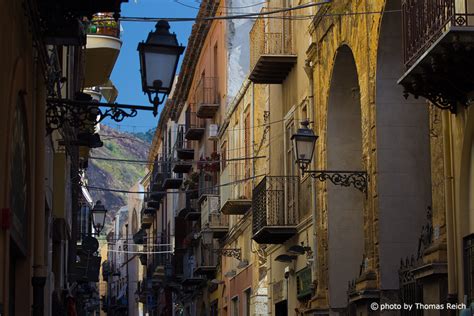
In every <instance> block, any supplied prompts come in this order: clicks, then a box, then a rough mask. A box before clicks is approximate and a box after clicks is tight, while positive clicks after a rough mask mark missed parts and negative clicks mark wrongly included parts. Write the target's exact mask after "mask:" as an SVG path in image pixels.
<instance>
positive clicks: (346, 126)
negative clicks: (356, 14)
mask: <svg viewBox="0 0 474 316" xmlns="http://www.w3.org/2000/svg"><path fill="white" fill-rule="evenodd" d="M327 120H328V122H327V124H328V125H327V155H328V156H327V159H328V161H327V167H328V169H329V170H364V169H363V164H362V129H361V104H360V94H359V79H358V74H357V69H356V64H355V60H354V56H353V54H352V51H351V50H350V48H349V47H348V46H341V47H340V48H339V49H338V51H337V55H336V60H335V63H334V69H333V75H332V80H331V86H330V91H329V103H328V118H327ZM327 189H328V248H329V249H328V250H329V251H328V256H329V257H328V260H329V304H330V307H331V309H337V308H344V307H345V306H346V305H347V284H348V282H349V281H350V280H352V279H354V278H356V277H357V276H358V275H359V266H360V264H361V262H362V259H363V253H364V218H363V207H364V198H365V195H364V194H362V193H361V192H360V191H358V190H356V189H354V188H353V187H341V186H335V185H333V184H331V183H330V182H328V183H327Z"/></svg>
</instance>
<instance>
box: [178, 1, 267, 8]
mask: <svg viewBox="0 0 474 316" xmlns="http://www.w3.org/2000/svg"><path fill="white" fill-rule="evenodd" d="M174 2H176V3H177V4H180V5H182V6H184V7H187V8H191V9H197V10H199V9H200V8H199V7H195V6H192V5H190V4H186V3H183V2H181V1H180V0H174ZM262 4H265V1H263V2H259V3H255V4H249V5H246V6H238V7H234V6H232V7H227V6H219V7H218V8H222V9H231V10H232V9H247V8H252V7H256V6H259V5H262Z"/></svg>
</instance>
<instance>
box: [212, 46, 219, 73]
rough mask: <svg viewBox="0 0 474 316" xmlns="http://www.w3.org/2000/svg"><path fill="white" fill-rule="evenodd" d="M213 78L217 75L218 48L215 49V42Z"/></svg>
mask: <svg viewBox="0 0 474 316" xmlns="http://www.w3.org/2000/svg"><path fill="white" fill-rule="evenodd" d="M213 55H214V78H217V77H218V76H219V56H218V49H217V43H216V44H214V52H213Z"/></svg>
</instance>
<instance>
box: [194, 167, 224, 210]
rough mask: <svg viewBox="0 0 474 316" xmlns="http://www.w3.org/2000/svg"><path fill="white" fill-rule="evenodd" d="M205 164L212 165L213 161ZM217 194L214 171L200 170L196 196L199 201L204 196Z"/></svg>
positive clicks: (217, 188)
mask: <svg viewBox="0 0 474 316" xmlns="http://www.w3.org/2000/svg"><path fill="white" fill-rule="evenodd" d="M206 164H207V166H209V165H212V164H214V163H206ZM208 195H211V196H217V195H219V187H218V185H217V175H216V174H215V172H206V171H201V173H200V174H199V187H198V196H199V203H201V201H202V200H203V199H205V198H206V196H208Z"/></svg>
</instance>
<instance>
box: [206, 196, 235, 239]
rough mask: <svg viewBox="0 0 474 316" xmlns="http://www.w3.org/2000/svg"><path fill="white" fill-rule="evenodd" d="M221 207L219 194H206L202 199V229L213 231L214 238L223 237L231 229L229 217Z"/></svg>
mask: <svg viewBox="0 0 474 316" xmlns="http://www.w3.org/2000/svg"><path fill="white" fill-rule="evenodd" d="M219 209H220V202H219V195H206V197H205V198H204V199H203V200H202V201H201V230H208V231H211V232H212V234H213V238H222V237H224V236H225V234H227V232H228V231H229V218H228V216H227V215H224V214H222V213H221V212H220V211H219Z"/></svg>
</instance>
